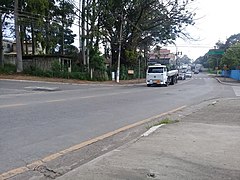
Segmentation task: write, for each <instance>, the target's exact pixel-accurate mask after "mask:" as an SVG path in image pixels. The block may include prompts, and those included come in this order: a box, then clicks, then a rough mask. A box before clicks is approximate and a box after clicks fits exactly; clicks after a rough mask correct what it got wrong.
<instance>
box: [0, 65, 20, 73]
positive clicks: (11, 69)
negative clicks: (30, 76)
mask: <svg viewBox="0 0 240 180" xmlns="http://www.w3.org/2000/svg"><path fill="white" fill-rule="evenodd" d="M15 72H16V66H15V65H12V64H5V65H4V67H1V66H0V73H1V74H13V73H15Z"/></svg>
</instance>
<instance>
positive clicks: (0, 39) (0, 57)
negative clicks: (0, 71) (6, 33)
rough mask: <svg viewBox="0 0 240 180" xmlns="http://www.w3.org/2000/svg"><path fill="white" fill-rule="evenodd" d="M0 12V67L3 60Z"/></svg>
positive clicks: (2, 65) (0, 17)
mask: <svg viewBox="0 0 240 180" xmlns="http://www.w3.org/2000/svg"><path fill="white" fill-rule="evenodd" d="M2 26H3V21H2V13H0V67H4V61H3V33H2Z"/></svg>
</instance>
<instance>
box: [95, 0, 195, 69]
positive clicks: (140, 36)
mask: <svg viewBox="0 0 240 180" xmlns="http://www.w3.org/2000/svg"><path fill="white" fill-rule="evenodd" d="M190 2H191V1H184V2H182V3H180V2H179V1H175V0H168V1H161V2H160V1H158V0H134V1H129V0H122V1H114V0H110V1H109V0H108V1H107V0H103V1H101V2H100V7H101V9H102V11H101V12H100V16H99V18H100V27H101V30H100V31H102V35H104V37H105V38H106V39H107V40H108V42H109V43H110V44H111V53H112V57H113V63H114V62H116V61H117V59H116V58H117V54H118V46H119V41H120V39H119V37H120V29H121V28H120V27H121V24H123V31H122V39H121V43H122V48H121V49H122V52H121V57H122V58H121V61H122V63H123V64H126V65H129V63H130V62H128V59H127V58H126V53H125V52H126V51H136V49H137V48H139V47H142V46H144V45H147V46H148V47H149V46H151V45H153V44H154V43H156V41H157V43H168V42H171V41H172V40H175V39H176V38H177V37H178V36H181V34H182V35H186V34H185V33H184V32H183V31H184V28H185V26H187V25H193V24H194V22H193V17H194V15H195V14H194V13H192V12H190V11H188V10H187V6H188V5H189V4H190ZM121 16H123V17H121ZM121 18H123V22H122V20H121ZM136 60H137V59H136Z"/></svg>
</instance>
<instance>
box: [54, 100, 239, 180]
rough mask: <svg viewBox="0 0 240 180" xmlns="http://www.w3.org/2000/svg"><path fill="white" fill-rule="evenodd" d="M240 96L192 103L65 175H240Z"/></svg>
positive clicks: (91, 179)
mask: <svg viewBox="0 0 240 180" xmlns="http://www.w3.org/2000/svg"><path fill="white" fill-rule="evenodd" d="M239 112H240V99H239V98H236V99H219V100H212V101H209V102H203V103H202V104H199V105H196V106H192V107H187V108H186V109H184V110H182V111H179V112H177V113H174V114H171V115H169V116H168V117H167V118H168V119H172V120H179V122H178V123H174V124H168V125H165V126H162V127H161V128H159V129H157V130H156V131H155V132H153V133H152V134H150V135H149V136H147V137H139V138H138V139H135V140H134V141H132V142H130V143H128V144H126V145H124V146H122V147H120V148H117V149H115V150H113V151H111V152H109V153H107V154H105V155H103V156H100V157H98V158H96V159H94V160H92V161H90V162H88V163H86V164H84V165H82V166H80V167H79V168H77V169H75V170H73V171H71V172H69V173H67V174H65V175H63V176H61V177H59V178H58V179H59V180H75V179H83V180H95V179H96V180H108V179H109V180H110V179H118V180H120V179H131V180H132V179H133V180H134V179H136V180H139V179H161V180H163V179H168V180H169V179H184V180H185V179H217V180H219V179H236V180H239V179H240V150H239V149H240V139H239V137H240V113H239Z"/></svg>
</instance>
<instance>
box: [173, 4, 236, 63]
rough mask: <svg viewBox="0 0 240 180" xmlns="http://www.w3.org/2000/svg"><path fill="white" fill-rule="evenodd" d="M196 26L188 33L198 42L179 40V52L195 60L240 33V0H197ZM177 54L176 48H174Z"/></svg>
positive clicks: (189, 29) (195, 5)
mask: <svg viewBox="0 0 240 180" xmlns="http://www.w3.org/2000/svg"><path fill="white" fill-rule="evenodd" d="M193 6H194V7H196V8H197V10H196V13H197V15H196V17H197V18H200V19H199V20H196V24H195V25H194V26H192V27H191V28H188V29H187V31H188V32H189V33H190V35H191V36H192V37H193V38H196V39H199V40H198V41H195V42H194V41H189V42H187V41H183V40H180V39H179V40H177V41H176V44H177V48H178V51H181V52H182V53H183V54H186V55H187V56H188V57H189V58H191V59H193V60H195V59H196V58H198V57H199V56H203V55H204V54H205V53H206V52H207V51H208V50H209V49H211V48H214V46H215V43H216V42H218V41H219V40H220V41H222V42H225V41H226V39H227V38H228V37H230V36H231V35H233V34H238V33H240V21H239V17H240V1H239V0H228V1H223V0H195V3H194V4H193ZM172 51H173V52H175V51H176V48H175V47H174V48H172Z"/></svg>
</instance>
